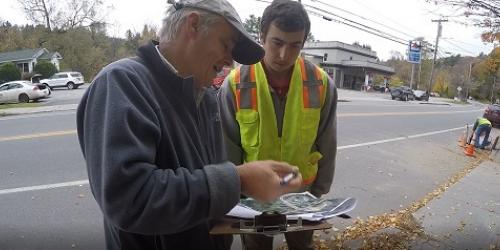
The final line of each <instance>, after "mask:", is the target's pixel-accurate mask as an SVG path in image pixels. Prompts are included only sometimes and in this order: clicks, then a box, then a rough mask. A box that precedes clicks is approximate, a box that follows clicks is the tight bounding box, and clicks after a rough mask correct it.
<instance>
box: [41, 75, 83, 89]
mask: <svg viewBox="0 0 500 250" xmlns="http://www.w3.org/2000/svg"><path fill="white" fill-rule="evenodd" d="M83 80H84V79H83V75H82V74H81V73H80V72H59V73H55V74H54V75H53V76H51V77H50V78H49V79H42V80H40V83H42V84H45V85H46V86H48V87H49V88H50V89H54V88H67V89H76V88H78V87H79V86H80V85H82V84H83V83H84V81H83Z"/></svg>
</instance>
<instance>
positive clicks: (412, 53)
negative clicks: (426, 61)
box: [408, 41, 422, 63]
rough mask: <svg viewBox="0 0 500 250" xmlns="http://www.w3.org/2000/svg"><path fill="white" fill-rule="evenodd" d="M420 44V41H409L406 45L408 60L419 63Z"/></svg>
mask: <svg viewBox="0 0 500 250" xmlns="http://www.w3.org/2000/svg"><path fill="white" fill-rule="evenodd" d="M421 50H422V45H421V43H420V41H410V43H409V46H408V62H410V63H420V54H421Z"/></svg>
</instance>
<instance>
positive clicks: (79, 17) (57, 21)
mask: <svg viewBox="0 0 500 250" xmlns="http://www.w3.org/2000/svg"><path fill="white" fill-rule="evenodd" d="M18 3H19V4H20V5H21V7H22V9H23V11H24V13H25V14H26V16H27V17H28V19H30V20H31V21H32V22H33V23H35V24H43V25H45V27H46V28H47V29H48V30H49V31H52V30H53V29H54V28H58V29H63V30H64V29H69V28H74V27H78V26H85V27H88V26H90V25H92V24H93V23H102V22H103V20H104V17H105V16H106V14H107V13H104V11H103V10H102V8H103V5H104V2H103V0H63V1H61V0H18Z"/></svg>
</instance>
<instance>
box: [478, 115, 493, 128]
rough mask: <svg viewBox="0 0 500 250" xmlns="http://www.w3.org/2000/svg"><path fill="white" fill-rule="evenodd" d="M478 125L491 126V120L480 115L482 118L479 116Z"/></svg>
mask: <svg viewBox="0 0 500 250" xmlns="http://www.w3.org/2000/svg"><path fill="white" fill-rule="evenodd" d="M477 125H478V126H481V125H488V126H491V122H490V121H489V120H488V119H486V118H483V117H480V118H477Z"/></svg>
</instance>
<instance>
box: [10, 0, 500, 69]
mask: <svg viewBox="0 0 500 250" xmlns="http://www.w3.org/2000/svg"><path fill="white" fill-rule="evenodd" d="M56 1H57V0H56ZM105 1H106V3H107V4H110V5H113V8H112V10H111V11H110V15H109V16H108V19H107V22H108V23H110V24H111V25H110V26H109V27H108V33H109V34H110V35H113V36H120V37H123V35H124V34H125V31H126V30H127V29H131V30H133V31H138V32H140V31H141V30H142V26H143V25H144V24H149V25H154V26H157V27H159V26H160V25H161V19H162V18H163V17H164V12H165V9H166V8H167V0H141V1H118V0H105ZM229 2H231V3H232V4H233V5H234V7H235V8H236V10H237V11H238V12H239V14H240V16H241V18H242V20H244V19H245V18H247V17H248V16H249V15H250V14H254V15H256V16H260V15H261V14H262V12H263V10H264V8H265V7H266V6H267V5H268V4H267V3H264V2H261V1H259V0H229ZM302 2H303V3H304V4H307V5H310V6H314V7H317V8H320V9H323V10H327V11H329V12H331V13H334V14H337V15H339V16H342V17H344V18H347V19H350V20H353V21H357V22H359V23H362V24H364V25H367V26H370V27H372V28H376V29H378V30H381V31H384V32H387V33H389V34H391V35H394V36H397V37H400V38H402V39H405V40H409V39H412V38H415V37H424V39H425V40H427V41H429V42H432V43H434V42H435V38H436V33H437V24H436V23H433V22H431V20H432V19H439V18H440V16H439V14H440V13H443V12H444V11H445V13H450V10H449V9H443V8H438V7H437V6H435V5H433V4H429V3H427V2H425V1H424V0H321V1H320V2H318V1H314V0H303V1H302ZM321 2H323V3H326V4H328V5H332V6H334V7H336V8H340V9H342V10H339V9H336V8H333V7H330V6H327V5H325V4H322V3H321ZM2 6H3V7H2V8H0V19H3V20H4V21H10V22H12V23H15V24H26V23H29V22H28V21H27V20H26V18H25V15H24V14H23V12H22V11H21V10H20V8H19V4H18V3H17V1H16V0H2ZM347 12H351V13H352V14H349V13H347ZM457 13H458V12H457ZM353 14H354V15H353ZM310 18H311V22H312V27H311V32H312V34H313V35H314V37H315V38H316V39H318V40H320V41H340V42H344V43H349V44H351V43H353V42H355V41H358V42H359V43H361V44H369V45H371V47H372V49H373V50H374V51H376V52H377V55H378V57H379V58H380V59H382V60H387V59H388V58H390V56H391V51H399V52H400V53H402V54H405V51H406V49H407V46H405V45H403V44H399V43H396V42H393V41H390V40H387V39H383V38H380V37H378V36H375V35H372V34H369V33H366V32H363V31H360V30H357V29H354V28H351V27H349V26H347V25H345V24H339V23H336V22H332V21H327V20H324V19H323V18H321V17H317V16H315V15H314V14H310ZM480 34H481V30H480V29H477V28H475V27H472V26H463V25H459V24H457V23H455V22H447V23H443V33H442V39H441V40H440V46H439V48H440V51H441V53H440V55H441V56H445V55H446V54H445V52H449V53H452V54H461V55H466V56H477V55H478V54H479V53H480V52H484V53H486V54H487V53H489V52H490V51H491V50H492V49H493V45H492V44H486V43H483V42H481V39H480Z"/></svg>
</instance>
